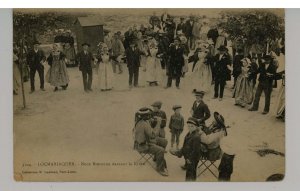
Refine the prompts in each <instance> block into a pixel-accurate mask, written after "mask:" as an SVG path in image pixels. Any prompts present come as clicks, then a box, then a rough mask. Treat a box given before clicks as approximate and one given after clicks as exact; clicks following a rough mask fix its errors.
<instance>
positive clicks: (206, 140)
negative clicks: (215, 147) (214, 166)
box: [199, 129, 224, 145]
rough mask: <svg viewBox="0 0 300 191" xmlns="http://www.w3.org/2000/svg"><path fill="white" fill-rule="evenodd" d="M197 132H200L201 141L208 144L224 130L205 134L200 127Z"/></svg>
mask: <svg viewBox="0 0 300 191" xmlns="http://www.w3.org/2000/svg"><path fill="white" fill-rule="evenodd" d="M199 133H200V138H201V142H202V143H204V144H206V145H209V144H211V143H213V142H214V141H215V140H217V139H218V138H219V137H220V136H221V134H224V131H219V132H216V133H211V134H208V135H207V134H205V133H204V132H203V131H202V130H201V129H200V130H199Z"/></svg>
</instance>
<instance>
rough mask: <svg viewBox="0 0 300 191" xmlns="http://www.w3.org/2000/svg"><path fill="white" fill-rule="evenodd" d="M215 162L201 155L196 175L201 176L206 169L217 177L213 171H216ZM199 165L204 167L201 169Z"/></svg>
mask: <svg viewBox="0 0 300 191" xmlns="http://www.w3.org/2000/svg"><path fill="white" fill-rule="evenodd" d="M215 162H216V161H210V160H208V158H207V157H204V156H203V157H201V158H200V160H199V165H198V174H197V177H199V176H201V175H202V174H203V173H204V172H205V171H207V170H208V171H209V172H210V173H211V174H212V175H213V176H214V177H215V178H217V179H218V175H217V173H215V172H214V171H215V170H217V172H218V167H217V166H216V165H215ZM201 167H204V168H202V169H201Z"/></svg>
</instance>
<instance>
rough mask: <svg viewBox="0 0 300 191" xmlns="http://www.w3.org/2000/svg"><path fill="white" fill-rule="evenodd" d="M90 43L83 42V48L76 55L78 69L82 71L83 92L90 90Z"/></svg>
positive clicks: (91, 71) (91, 72)
mask: <svg viewBox="0 0 300 191" xmlns="http://www.w3.org/2000/svg"><path fill="white" fill-rule="evenodd" d="M89 47H90V44H88V43H83V44H82V48H83V50H82V51H81V52H79V53H78V55H77V62H78V64H79V70H80V71H81V72H82V78H83V87H84V91H85V92H87V93H88V92H89V91H92V81H93V69H92V61H93V60H94V58H93V55H92V53H91V52H90V51H89Z"/></svg>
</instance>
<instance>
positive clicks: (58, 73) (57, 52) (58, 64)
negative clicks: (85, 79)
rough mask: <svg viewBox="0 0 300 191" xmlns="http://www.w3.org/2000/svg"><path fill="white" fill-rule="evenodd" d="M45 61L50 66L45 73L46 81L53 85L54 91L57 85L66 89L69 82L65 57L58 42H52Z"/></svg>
mask: <svg viewBox="0 0 300 191" xmlns="http://www.w3.org/2000/svg"><path fill="white" fill-rule="evenodd" d="M47 61H48V64H49V66H50V68H49V70H48V72H47V75H46V80H47V82H48V83H50V84H51V85H52V86H54V87H55V88H54V91H57V90H58V87H62V89H63V90H66V89H67V87H68V84H69V75H68V71H67V67H66V57H65V55H64V54H63V53H62V46H61V44H60V43H54V44H53V48H52V52H51V53H50V55H49V56H48V58H47Z"/></svg>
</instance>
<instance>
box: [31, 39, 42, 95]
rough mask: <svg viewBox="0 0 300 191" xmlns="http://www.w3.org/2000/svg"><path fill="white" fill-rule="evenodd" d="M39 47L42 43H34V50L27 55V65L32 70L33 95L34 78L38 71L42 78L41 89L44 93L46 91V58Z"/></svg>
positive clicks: (33, 88)
mask: <svg viewBox="0 0 300 191" xmlns="http://www.w3.org/2000/svg"><path fill="white" fill-rule="evenodd" d="M39 45H40V43H39V42H38V41H35V42H34V43H33V50H31V51H30V52H29V53H28V55H27V64H28V65H29V68H30V86H31V92H30V93H33V92H34V91H35V87H34V77H35V73H36V71H37V72H38V73H39V77H40V89H41V90H42V91H45V89H44V65H43V62H45V60H46V57H45V55H44V52H43V51H42V50H40V49H39Z"/></svg>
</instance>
